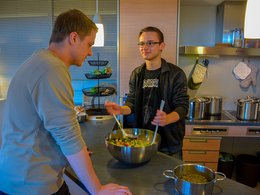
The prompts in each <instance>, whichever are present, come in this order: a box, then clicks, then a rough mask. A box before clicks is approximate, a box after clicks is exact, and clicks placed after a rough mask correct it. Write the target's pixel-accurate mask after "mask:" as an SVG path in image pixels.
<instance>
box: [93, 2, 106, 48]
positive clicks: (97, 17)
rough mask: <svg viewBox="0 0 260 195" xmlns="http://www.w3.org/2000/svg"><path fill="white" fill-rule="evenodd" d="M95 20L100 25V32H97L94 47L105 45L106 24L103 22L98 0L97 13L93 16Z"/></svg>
mask: <svg viewBox="0 0 260 195" xmlns="http://www.w3.org/2000/svg"><path fill="white" fill-rule="evenodd" d="M93 22H95V24H96V26H97V27H98V32H97V34H96V39H95V43H94V45H93V47H103V46H104V26H103V24H102V22H101V17H100V15H99V14H98V0H96V14H95V16H94V18H93Z"/></svg>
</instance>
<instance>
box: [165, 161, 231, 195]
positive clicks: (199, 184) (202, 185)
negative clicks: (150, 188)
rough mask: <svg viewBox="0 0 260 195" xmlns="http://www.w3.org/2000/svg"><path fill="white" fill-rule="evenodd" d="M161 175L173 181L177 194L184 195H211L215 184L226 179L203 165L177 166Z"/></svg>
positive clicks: (221, 174)
mask: <svg viewBox="0 0 260 195" xmlns="http://www.w3.org/2000/svg"><path fill="white" fill-rule="evenodd" d="M163 175H164V176H165V177H166V178H170V179H173V180H174V183H175V187H176V189H177V190H178V192H179V193H180V194H184V195H211V194H212V192H213V188H214V185H215V182H216V181H219V180H224V179H225V178H226V176H225V174H224V173H221V172H214V171H213V170H211V169H210V168H208V167H206V166H203V165H199V164H188V163H186V164H181V165H178V166H176V167H175V168H174V170H165V171H164V172H163ZM217 175H218V176H220V177H217ZM201 178H202V179H203V181H201Z"/></svg>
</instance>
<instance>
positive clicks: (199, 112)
mask: <svg viewBox="0 0 260 195" xmlns="http://www.w3.org/2000/svg"><path fill="white" fill-rule="evenodd" d="M207 102H208V101H207V100H206V99H205V98H202V97H199V98H192V99H190V107H189V119H198V120H201V119H204V118H205V109H206V103H207Z"/></svg>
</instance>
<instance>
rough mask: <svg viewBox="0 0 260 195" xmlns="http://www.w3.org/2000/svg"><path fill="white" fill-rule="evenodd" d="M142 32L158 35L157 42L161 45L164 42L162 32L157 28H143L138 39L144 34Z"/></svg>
mask: <svg viewBox="0 0 260 195" xmlns="http://www.w3.org/2000/svg"><path fill="white" fill-rule="evenodd" d="M144 32H156V33H157V34H158V38H159V41H160V42H161V43H162V42H164V36H163V33H162V31H161V30H160V29H159V28H156V27H153V26H148V27H145V28H143V29H142V30H141V31H140V33H139V37H140V36H141V35H142V34H143V33H144Z"/></svg>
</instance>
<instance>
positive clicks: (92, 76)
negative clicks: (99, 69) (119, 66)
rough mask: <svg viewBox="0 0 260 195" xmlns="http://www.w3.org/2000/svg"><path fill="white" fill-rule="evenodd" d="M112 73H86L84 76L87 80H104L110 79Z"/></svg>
mask: <svg viewBox="0 0 260 195" xmlns="http://www.w3.org/2000/svg"><path fill="white" fill-rule="evenodd" d="M111 75H112V73H110V74H99V75H96V74H93V73H86V74H85V76H86V78H87V79H105V78H109V77H111Z"/></svg>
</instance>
